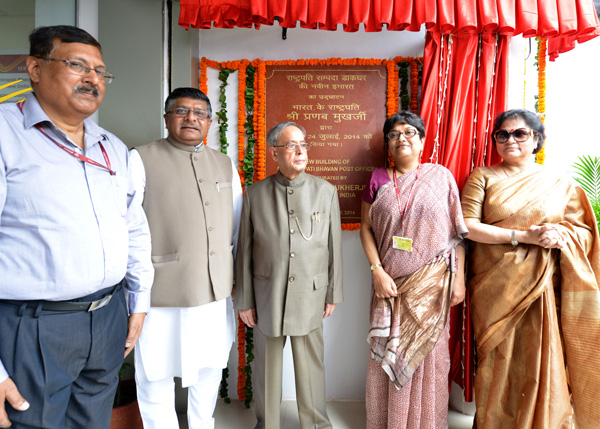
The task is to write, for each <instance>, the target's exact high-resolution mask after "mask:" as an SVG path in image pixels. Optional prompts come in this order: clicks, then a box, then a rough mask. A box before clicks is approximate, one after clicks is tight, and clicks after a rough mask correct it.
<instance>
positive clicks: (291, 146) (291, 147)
mask: <svg viewBox="0 0 600 429" xmlns="http://www.w3.org/2000/svg"><path fill="white" fill-rule="evenodd" d="M273 147H284V148H285V150H287V151H288V152H298V151H299V150H300V149H303V150H305V151H307V152H308V151H309V150H310V148H311V145H310V143H306V142H304V143H288V144H283V145H279V146H273Z"/></svg>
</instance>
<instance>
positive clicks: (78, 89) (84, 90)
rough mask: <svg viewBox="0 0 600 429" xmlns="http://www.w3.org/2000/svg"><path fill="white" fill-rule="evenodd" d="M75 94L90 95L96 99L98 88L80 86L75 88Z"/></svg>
mask: <svg viewBox="0 0 600 429" xmlns="http://www.w3.org/2000/svg"><path fill="white" fill-rule="evenodd" d="M75 93H77V94H83V93H91V94H92V95H93V96H94V97H98V95H99V94H98V88H96V87H95V86H92V85H81V86H76V87H75Z"/></svg>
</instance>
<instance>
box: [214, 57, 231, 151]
mask: <svg viewBox="0 0 600 429" xmlns="http://www.w3.org/2000/svg"><path fill="white" fill-rule="evenodd" d="M232 72H233V70H232V69H226V68H221V70H220V71H219V80H220V81H221V85H220V86H219V103H220V104H221V108H220V109H219V111H218V112H217V113H216V115H217V123H218V124H219V144H220V145H221V153H224V154H226V155H227V148H228V147H229V142H228V141H227V129H228V127H229V125H228V123H227V95H226V92H225V90H226V89H227V80H228V79H229V75H230V74H231V73H232Z"/></svg>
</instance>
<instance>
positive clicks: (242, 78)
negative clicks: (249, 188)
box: [238, 60, 250, 186]
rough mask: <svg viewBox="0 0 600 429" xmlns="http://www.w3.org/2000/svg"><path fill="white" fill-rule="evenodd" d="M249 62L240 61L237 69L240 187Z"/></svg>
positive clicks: (243, 155) (244, 145) (244, 155)
mask: <svg viewBox="0 0 600 429" xmlns="http://www.w3.org/2000/svg"><path fill="white" fill-rule="evenodd" d="M249 64H250V62H249V61H248V60H241V61H240V67H239V68H238V174H239V176H240V181H241V182H242V186H243V185H244V182H245V176H244V170H243V168H242V167H243V165H244V158H245V157H246V127H245V123H246V69H247V67H248V65H249Z"/></svg>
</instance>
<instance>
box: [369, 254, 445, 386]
mask: <svg viewBox="0 0 600 429" xmlns="http://www.w3.org/2000/svg"><path fill="white" fill-rule="evenodd" d="M452 279H453V273H451V271H450V270H449V269H448V265H447V264H446V261H445V260H444V259H443V258H439V260H438V261H437V262H435V263H434V264H430V265H426V266H424V267H423V268H421V269H420V270H418V271H417V272H416V273H413V274H412V275H410V276H406V277H402V278H399V279H395V280H394V281H395V283H396V285H397V291H398V295H397V296H395V297H393V298H376V297H375V294H374V293H373V294H372V295H371V329H370V330H369V334H368V336H367V341H368V342H369V343H370V345H371V359H373V361H374V362H375V363H377V364H379V365H380V366H381V368H382V369H383V370H384V371H385V373H386V374H387V375H388V377H389V378H390V380H391V381H392V383H393V384H394V386H395V387H396V389H401V388H402V387H403V386H404V385H405V384H406V383H408V381H409V380H410V378H411V377H412V375H413V373H414V372H415V371H416V370H417V368H418V367H419V365H421V363H422V362H423V361H424V360H425V358H426V357H427V356H428V355H429V353H430V352H431V350H432V349H433V348H434V347H435V345H436V343H437V341H438V339H439V338H440V335H441V334H442V331H443V330H444V328H445V327H446V322H447V320H448V311H449V309H450V294H451V292H452V285H451V284H452ZM446 375H447V374H446Z"/></svg>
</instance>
